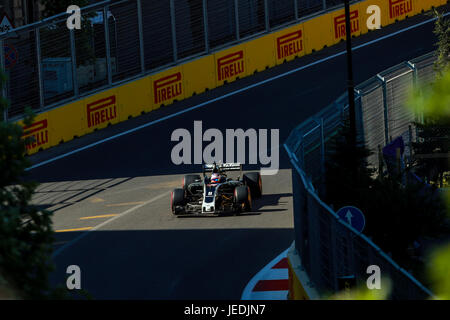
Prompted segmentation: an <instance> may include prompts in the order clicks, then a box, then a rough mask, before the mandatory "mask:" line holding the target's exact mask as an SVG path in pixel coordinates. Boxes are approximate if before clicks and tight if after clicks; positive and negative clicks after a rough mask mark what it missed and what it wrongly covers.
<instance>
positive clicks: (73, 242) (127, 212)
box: [52, 192, 170, 258]
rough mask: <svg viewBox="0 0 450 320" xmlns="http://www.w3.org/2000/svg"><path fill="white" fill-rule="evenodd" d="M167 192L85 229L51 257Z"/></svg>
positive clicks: (166, 194) (166, 193) (165, 194)
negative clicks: (87, 229)
mask: <svg viewBox="0 0 450 320" xmlns="http://www.w3.org/2000/svg"><path fill="white" fill-rule="evenodd" d="M169 193H170V192H165V193H163V194H160V195H159V196H156V197H154V198H152V199H150V200H147V201H145V202H144V203H142V204H140V205H137V206H135V207H133V208H130V209H128V210H127V211H125V212H122V213H121V214H119V215H117V216H115V217H114V218H111V219H109V220H107V221H105V222H103V223H101V224H99V225H98V226H96V227H94V228H92V229H90V230H89V231H86V232H84V233H82V234H80V235H79V236H78V237H76V238H75V239H73V240H72V241H70V242H69V243H67V244H66V245H64V246H62V247H61V248H59V249H58V250H56V251H55V252H53V255H52V257H53V258H54V257H56V256H57V255H59V254H60V253H61V252H62V251H64V250H66V249H67V248H69V247H71V246H72V245H74V244H75V243H77V242H78V241H80V240H81V239H83V238H84V237H86V236H87V235H88V234H89V233H90V232H92V231H96V230H98V229H100V228H102V227H104V226H106V225H107V224H109V223H111V222H113V221H114V220H117V219H120V218H122V217H124V216H125V215H127V214H129V213H131V212H133V211H136V210H138V209H140V208H142V207H144V206H146V205H148V204H150V203H152V202H155V201H157V200H159V199H161V198H164V197H166V196H168V195H169Z"/></svg>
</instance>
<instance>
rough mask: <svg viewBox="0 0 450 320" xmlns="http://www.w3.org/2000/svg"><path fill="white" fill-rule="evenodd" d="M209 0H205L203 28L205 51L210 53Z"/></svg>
mask: <svg viewBox="0 0 450 320" xmlns="http://www.w3.org/2000/svg"><path fill="white" fill-rule="evenodd" d="M207 2H208V1H207V0H203V28H204V34H205V51H206V53H209V30H208V3H207Z"/></svg>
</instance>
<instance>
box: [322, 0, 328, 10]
mask: <svg viewBox="0 0 450 320" xmlns="http://www.w3.org/2000/svg"><path fill="white" fill-rule="evenodd" d="M322 7H323V10H327V0H323V2H322Z"/></svg>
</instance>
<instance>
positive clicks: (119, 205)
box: [106, 201, 145, 207]
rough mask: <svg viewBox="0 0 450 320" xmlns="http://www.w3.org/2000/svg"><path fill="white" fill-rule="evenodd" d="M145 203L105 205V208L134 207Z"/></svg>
mask: <svg viewBox="0 0 450 320" xmlns="http://www.w3.org/2000/svg"><path fill="white" fill-rule="evenodd" d="M144 203H145V202H143V201H139V202H124V203H116V204H107V205H106V206H107V207H126V206H136V205H140V204H144Z"/></svg>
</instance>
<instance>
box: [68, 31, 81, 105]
mask: <svg viewBox="0 0 450 320" xmlns="http://www.w3.org/2000/svg"><path fill="white" fill-rule="evenodd" d="M70 51H71V54H72V82H73V94H74V96H75V98H78V97H79V95H80V91H79V88H78V76H77V51H76V44H75V31H74V30H73V29H70Z"/></svg>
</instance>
